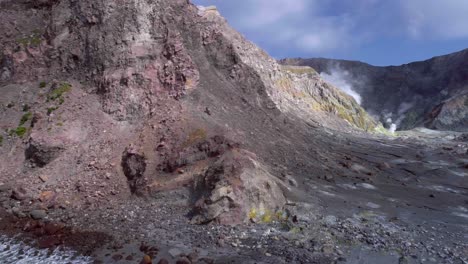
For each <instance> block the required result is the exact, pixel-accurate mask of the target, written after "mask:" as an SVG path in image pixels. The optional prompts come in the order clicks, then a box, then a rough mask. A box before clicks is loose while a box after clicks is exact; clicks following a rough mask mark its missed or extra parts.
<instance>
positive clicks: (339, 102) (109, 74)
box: [0, 0, 375, 223]
mask: <svg viewBox="0 0 468 264" xmlns="http://www.w3.org/2000/svg"><path fill="white" fill-rule="evenodd" d="M0 4H1V7H2V14H3V17H4V18H5V21H6V20H8V19H9V20H10V22H11V23H2V26H1V27H2V28H1V31H2V32H5V34H4V35H2V37H1V43H2V50H1V58H2V59H1V66H2V67H1V70H2V72H1V76H2V79H1V83H0V84H1V89H2V93H3V94H4V95H5V96H3V97H2V104H3V110H2V111H3V115H2V116H3V117H2V126H4V129H6V130H7V131H8V135H7V134H5V135H4V137H5V138H6V139H7V140H5V141H6V142H5V144H4V145H5V146H4V148H3V151H5V153H6V152H7V151H9V156H8V157H9V158H8V159H6V160H5V166H2V168H4V169H3V171H2V172H7V174H17V175H18V176H17V179H18V181H19V182H22V181H24V182H27V181H30V179H43V178H44V177H46V178H48V179H50V181H51V182H54V183H57V184H59V185H60V186H61V187H62V188H63V189H64V190H69V191H70V192H72V190H73V188H77V189H78V190H80V192H84V193H86V192H89V191H91V190H92V189H93V185H92V184H90V183H93V182H102V181H103V180H112V182H111V186H109V187H106V188H104V189H103V190H102V191H99V192H98V193H97V194H96V198H97V197H99V196H101V195H104V196H105V195H117V194H118V195H123V196H124V195H126V193H129V192H130V193H138V194H141V195H144V194H145V193H149V194H150V193H155V192H158V191H160V190H161V189H164V190H169V189H171V188H180V186H181V185H186V184H188V183H191V182H197V181H198V178H199V177H202V178H203V179H205V181H207V182H210V185H209V186H205V187H206V188H205V189H204V190H205V191H206V192H207V193H205V194H203V195H202V196H204V197H205V198H204V200H205V201H206V202H203V201H201V200H199V201H194V202H196V208H197V209H196V210H195V211H194V212H198V213H199V214H200V216H199V218H200V219H202V220H199V222H207V221H211V220H214V219H215V218H219V219H218V220H220V221H221V222H228V221H225V220H223V219H228V218H232V221H231V222H233V223H238V222H242V221H247V220H248V219H249V217H248V215H249V212H250V210H260V211H265V210H269V211H274V210H277V209H280V208H282V206H284V204H285V199H284V197H283V194H282V191H281V190H280V189H279V187H277V183H276V182H277V180H275V178H276V177H278V172H273V169H272V168H271V161H272V160H277V159H282V157H281V154H279V153H274V152H273V153H272V152H271V151H270V150H269V146H268V144H266V142H265V141H264V140H258V139H255V138H254V137H252V135H253V134H254V133H264V135H265V136H266V135H267V134H270V140H271V139H275V138H277V139H279V138H280V137H282V136H280V134H282V133H283V132H281V131H278V125H280V124H281V125H284V124H286V123H287V122H288V121H286V120H285V121H282V120H283V119H284V118H279V119H277V120H275V119H276V118H278V117H279V116H284V117H285V118H286V117H287V116H290V117H288V118H296V117H299V118H300V119H301V120H304V122H306V123H308V124H309V126H315V125H317V124H318V123H321V124H322V125H323V126H327V127H330V128H333V127H335V128H338V127H340V129H344V130H349V131H354V130H355V128H358V129H365V130H372V129H373V127H374V126H375V122H374V121H373V120H372V119H371V118H370V117H369V116H368V115H367V114H366V113H365V111H364V110H363V109H362V108H360V107H359V106H358V105H357V104H356V103H355V102H354V100H353V99H352V98H350V97H349V96H347V95H345V94H344V93H342V92H340V91H339V90H338V89H336V88H334V87H332V86H331V85H329V84H327V83H325V82H324V81H323V80H322V79H320V77H319V76H318V75H317V74H316V73H315V72H312V71H310V70H309V69H308V68H307V69H302V68H294V67H289V68H287V67H281V66H280V65H278V64H277V63H276V61H275V60H273V59H272V58H271V57H269V56H268V55H267V54H266V53H265V52H264V51H262V50H261V49H259V48H258V47H256V46H255V45H253V44H252V43H250V42H248V41H247V40H245V39H244V38H243V37H242V36H241V35H240V34H239V33H238V32H236V31H234V30H233V29H232V28H230V27H229V25H228V24H227V23H226V21H225V20H224V18H222V17H221V16H220V14H219V13H218V11H217V10H216V9H214V8H208V9H197V8H196V7H195V6H193V5H191V4H189V3H187V1H182V0H179V1H173V2H170V3H168V2H167V1H152V2H146V1H136V0H135V1H125V2H121V1H97V2H96V1H71V0H63V1H41V2H31V1H2V2H1V3H0ZM180 14H184V15H180ZM18 99H19V100H18ZM200 108H202V109H203V110H202V111H200ZM246 109H249V111H245V110H246ZM30 113H31V114H30ZM246 114H248V115H253V118H247V117H246V116H245V115H246ZM17 120H21V121H20V125H19V126H18V125H17V124H15V123H16V122H18V121H17ZM293 122H295V121H293ZM275 123H278V124H275ZM258 124H261V125H260V126H258ZM312 124H314V125H312ZM260 131H263V132H260ZM356 131H357V130H356ZM258 136H260V134H258ZM20 138H22V139H23V140H27V142H28V144H27V145H24V144H22V142H21V141H19V139H20ZM129 145H131V146H132V147H131V148H127V149H122V146H129ZM23 148H24V149H25V151H24V153H25V155H21V156H23V157H24V159H25V160H26V161H29V165H30V166H31V168H30V169H28V170H26V171H24V170H20V169H19V168H21V166H22V163H23V160H21V159H16V158H15V157H17V156H19V154H18V153H20V151H21V149H23ZM8 149H10V150H8ZM233 149H236V151H235V152H236V153H248V152H253V150H255V152H256V153H255V154H256V155H253V156H252V157H251V158H249V159H246V158H242V159H241V161H239V164H237V165H233V164H231V163H232V162H235V161H234V160H236V159H238V158H236V155H240V154H235V155H234V154H233V153H234V152H233ZM137 150H138V151H137ZM227 150H229V151H228V152H226V151H227ZM281 151H283V150H281ZM122 153H123V154H122ZM229 157H230V158H229ZM267 160H269V161H267ZM282 162H284V161H282ZM224 163H226V164H224ZM34 165H36V166H38V167H41V168H42V169H41V170H38V169H35V168H34ZM70 167H72V168H73V169H70ZM216 167H225V168H226V171H225V173H224V174H226V175H224V174H222V173H221V174H220V173H219V172H218V173H217V174H216V175H211V174H210V171H212V170H213V168H216ZM231 167H235V170H236V172H230V171H229V170H230V169H229V168H231ZM231 169H232V168H231ZM257 174H258V175H257ZM274 174H276V176H273V175H274ZM213 177H216V178H218V177H219V178H220V179H225V180H223V181H221V182H219V183H218V182H217V181H215V182H213V179H211V178H213ZM251 177H256V178H258V179H250V178H251ZM124 182H127V184H123V183H124ZM206 184H207V183H205V184H204V185H206ZM86 185H89V186H86ZM106 185H107V184H106ZM126 186H128V187H129V188H126ZM161 186H163V188H162V187H161ZM220 188H221V190H224V189H223V188H228V189H231V190H232V192H233V194H235V197H231V198H226V199H227V200H229V199H232V200H233V201H231V202H228V203H226V202H225V201H226V199H225V198H222V199H221V198H220V199H221V201H218V200H217V197H218V196H219V195H220V194H219V192H220ZM196 189H197V188H196ZM272 190H273V191H272ZM222 192H223V191H222ZM272 193H273V194H272ZM90 197H93V196H90ZM209 197H211V198H209ZM226 197H228V196H226ZM273 197H274V199H270V198H273ZM69 198H70V199H71V197H69ZM64 199H67V195H65V198H64ZM73 199H75V200H76V201H77V203H78V204H79V203H80V201H79V199H78V197H74V198H73ZM210 199H211V201H210ZM213 199H215V200H213ZM267 201H268V202H267ZM254 205H257V207H258V208H254ZM77 206H80V205H77ZM215 206H216V207H217V208H218V209H216V210H215V211H216V212H214V213H213V209H212V208H213V207H215Z"/></svg>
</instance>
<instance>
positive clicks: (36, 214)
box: [29, 210, 47, 220]
mask: <svg viewBox="0 0 468 264" xmlns="http://www.w3.org/2000/svg"><path fill="white" fill-rule="evenodd" d="M29 215H30V216H31V218H32V219H34V220H40V219H43V218H45V217H46V216H47V212H46V211H45V210H32V211H31V212H29Z"/></svg>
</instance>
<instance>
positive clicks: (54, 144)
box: [25, 134, 64, 167]
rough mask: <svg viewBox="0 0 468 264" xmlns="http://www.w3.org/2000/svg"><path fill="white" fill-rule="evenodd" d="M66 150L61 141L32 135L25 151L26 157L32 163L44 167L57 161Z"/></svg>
mask: <svg viewBox="0 0 468 264" xmlns="http://www.w3.org/2000/svg"><path fill="white" fill-rule="evenodd" d="M63 150H64V145H63V144H62V142H61V141H60V140H55V139H51V138H47V137H40V136H39V135H37V134H33V135H31V137H30V139H29V142H28V145H27V147H26V150H25V157H26V159H27V160H29V161H30V162H31V163H33V164H35V165H37V166H39V167H44V166H46V165H47V164H49V163H50V162H52V161H53V160H54V159H56V158H57V157H58V156H59V155H60V154H61V153H62V152H63Z"/></svg>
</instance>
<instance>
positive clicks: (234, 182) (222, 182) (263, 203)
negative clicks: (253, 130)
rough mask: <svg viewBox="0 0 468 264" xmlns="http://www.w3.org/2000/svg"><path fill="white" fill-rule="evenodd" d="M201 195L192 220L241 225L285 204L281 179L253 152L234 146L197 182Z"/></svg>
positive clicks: (266, 214) (199, 222)
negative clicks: (270, 171)
mask: <svg viewBox="0 0 468 264" xmlns="http://www.w3.org/2000/svg"><path fill="white" fill-rule="evenodd" d="M195 192H196V193H197V194H198V196H199V198H198V199H197V201H196V203H195V208H194V214H195V215H194V217H193V218H192V222H193V223H197V224H204V223H209V222H212V221H216V222H219V223H222V224H239V223H243V222H246V221H248V220H249V219H251V218H257V216H265V217H266V218H271V216H273V215H275V212H277V211H279V210H281V209H282V208H283V206H284V205H285V204H286V198H285V197H284V195H283V192H282V190H281V188H280V183H279V181H278V180H277V179H276V178H275V177H274V176H272V175H271V174H270V173H269V172H268V170H267V168H266V167H265V166H263V165H262V164H260V163H259V162H258V161H257V160H256V157H255V155H254V154H253V153H250V152H248V151H245V150H241V149H232V150H230V151H228V152H226V153H225V154H224V155H223V156H221V157H220V158H219V159H218V160H217V161H216V162H215V163H214V164H213V165H212V166H210V167H209V168H208V169H207V170H206V172H205V173H204V175H202V177H201V178H200V179H199V181H198V182H197V184H196V185H195Z"/></svg>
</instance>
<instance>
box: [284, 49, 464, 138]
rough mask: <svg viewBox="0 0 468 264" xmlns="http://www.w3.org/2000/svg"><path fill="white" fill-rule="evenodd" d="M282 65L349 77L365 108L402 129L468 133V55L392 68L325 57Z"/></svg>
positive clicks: (460, 54) (349, 81) (439, 58)
mask: <svg viewBox="0 0 468 264" xmlns="http://www.w3.org/2000/svg"><path fill="white" fill-rule="evenodd" d="M281 63H284V64H290V65H301V66H305V65H306V66H310V67H312V68H314V69H316V70H317V71H318V72H320V73H322V72H325V73H327V74H332V73H346V74H345V75H343V78H344V79H346V80H345V81H346V82H348V83H350V84H351V85H352V87H353V88H354V90H355V91H356V92H357V93H359V94H360V95H361V97H362V106H363V107H364V108H365V109H366V110H367V111H369V112H370V113H372V114H374V115H377V116H378V117H379V118H380V120H381V121H382V122H383V123H388V125H390V123H396V124H397V125H398V129H400V130H405V129H411V128H414V127H417V126H426V127H428V128H433V129H439V130H455V131H467V129H468V116H467V114H468V112H467V111H468V110H467V109H468V108H467V105H468V102H467V101H466V99H467V93H468V50H463V51H460V52H457V53H453V54H449V55H446V56H440V57H435V58H432V59H430V60H427V61H421V62H414V63H409V64H405V65H401V66H389V67H375V66H372V65H369V64H365V63H362V62H357V61H344V60H329V59H321V58H318V59H286V60H282V61H281ZM387 120H388V121H387ZM390 120H391V121H390Z"/></svg>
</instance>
